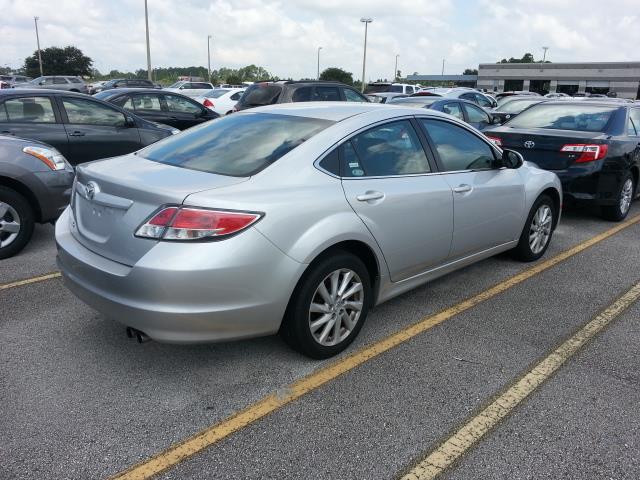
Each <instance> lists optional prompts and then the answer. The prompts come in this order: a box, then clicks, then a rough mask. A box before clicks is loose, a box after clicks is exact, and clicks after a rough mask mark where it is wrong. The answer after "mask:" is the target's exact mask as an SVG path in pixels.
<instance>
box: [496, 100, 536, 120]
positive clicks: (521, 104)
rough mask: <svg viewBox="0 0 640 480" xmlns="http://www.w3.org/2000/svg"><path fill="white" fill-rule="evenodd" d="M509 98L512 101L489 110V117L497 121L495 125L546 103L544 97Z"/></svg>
mask: <svg viewBox="0 0 640 480" xmlns="http://www.w3.org/2000/svg"><path fill="white" fill-rule="evenodd" d="M510 98H513V100H509V101H507V102H505V103H502V104H501V105H499V106H498V107H496V108H494V109H493V110H491V115H492V116H493V117H494V118H497V119H498V120H499V122H496V123H504V122H506V121H507V120H510V119H511V118H513V117H515V116H516V115H518V114H520V113H522V112H523V111H524V110H526V109H527V108H529V107H531V106H533V105H537V104H538V103H541V102H544V101H547V99H546V98H544V97H534V96H531V97H529V96H524V95H522V96H521V95H516V96H513V97H510Z"/></svg>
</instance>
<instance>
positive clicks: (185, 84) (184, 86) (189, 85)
mask: <svg viewBox="0 0 640 480" xmlns="http://www.w3.org/2000/svg"><path fill="white" fill-rule="evenodd" d="M180 88H182V89H184V90H186V89H191V88H193V87H191V84H190V83H183V84H182V85H180Z"/></svg>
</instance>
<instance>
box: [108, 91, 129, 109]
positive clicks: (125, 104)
mask: <svg viewBox="0 0 640 480" xmlns="http://www.w3.org/2000/svg"><path fill="white" fill-rule="evenodd" d="M111 103H113V104H114V105H117V106H119V107H121V108H124V109H126V110H133V100H131V97H130V96H129V95H123V96H122V97H118V98H116V99H115V100H112V101H111Z"/></svg>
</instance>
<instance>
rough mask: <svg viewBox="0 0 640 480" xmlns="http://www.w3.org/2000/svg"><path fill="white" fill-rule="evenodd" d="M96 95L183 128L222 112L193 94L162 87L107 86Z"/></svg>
mask: <svg viewBox="0 0 640 480" xmlns="http://www.w3.org/2000/svg"><path fill="white" fill-rule="evenodd" d="M94 97H95V98H99V99H100V100H104V101H105V102H109V103H112V104H114V105H117V106H119V107H122V108H124V109H125V110H128V111H130V112H134V113H135V114H136V115H138V116H139V117H142V118H145V119H147V120H150V121H152V122H158V123H163V124H165V125H171V126H172V127H174V128H178V129H180V130H184V129H186V128H189V127H193V126H194V125H199V124H201V123H204V122H208V121H209V120H213V119H214V118H218V117H219V116H220V115H218V114H217V113H216V112H214V111H212V110H209V109H208V108H205V107H203V106H202V105H201V104H200V103H198V102H196V101H195V100H193V99H192V98H189V97H186V96H184V95H180V94H179V93H173V92H171V93H170V92H163V91H162V90H152V89H140V88H118V89H114V90H104V91H102V92H100V93H96V94H95V95H94Z"/></svg>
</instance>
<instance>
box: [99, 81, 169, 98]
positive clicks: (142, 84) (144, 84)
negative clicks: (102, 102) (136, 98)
mask: <svg viewBox="0 0 640 480" xmlns="http://www.w3.org/2000/svg"><path fill="white" fill-rule="evenodd" d="M114 88H160V87H158V86H157V85H156V84H155V83H153V82H152V81H151V80H146V79H144V78H114V79H112V80H109V81H107V82H104V83H103V84H102V85H98V86H96V87H95V89H94V91H93V93H92V95H94V94H96V93H100V92H103V91H105V90H112V89H114Z"/></svg>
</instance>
